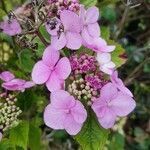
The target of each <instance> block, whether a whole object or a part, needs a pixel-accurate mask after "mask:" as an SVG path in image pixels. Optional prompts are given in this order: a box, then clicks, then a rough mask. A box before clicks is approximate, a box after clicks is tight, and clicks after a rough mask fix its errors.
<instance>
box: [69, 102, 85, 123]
mask: <svg viewBox="0 0 150 150" xmlns="http://www.w3.org/2000/svg"><path fill="white" fill-rule="evenodd" d="M71 114H72V116H73V118H74V120H75V121H76V122H77V123H84V122H85V120H86V118H87V112H86V110H85V108H84V106H83V104H82V103H81V102H80V101H76V104H75V107H73V108H72V109H71Z"/></svg>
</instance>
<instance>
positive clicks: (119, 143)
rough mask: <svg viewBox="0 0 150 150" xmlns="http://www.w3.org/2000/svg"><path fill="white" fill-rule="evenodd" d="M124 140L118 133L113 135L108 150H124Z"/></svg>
mask: <svg viewBox="0 0 150 150" xmlns="http://www.w3.org/2000/svg"><path fill="white" fill-rule="evenodd" d="M124 145H125V139H124V136H123V135H122V134H120V133H115V134H113V136H112V139H111V141H110V143H109V145H108V147H109V150H124Z"/></svg>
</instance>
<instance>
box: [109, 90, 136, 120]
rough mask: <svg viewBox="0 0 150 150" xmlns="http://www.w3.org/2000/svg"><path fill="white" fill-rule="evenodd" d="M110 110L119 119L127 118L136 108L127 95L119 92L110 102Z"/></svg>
mask: <svg viewBox="0 0 150 150" xmlns="http://www.w3.org/2000/svg"><path fill="white" fill-rule="evenodd" d="M110 103H111V104H110V105H111V109H112V110H113V112H115V114H116V115H118V116H120V117H124V116H127V115H128V114H129V113H130V112H132V111H133V110H134V108H135V106H136V104H135V101H134V100H133V99H132V98H131V97H130V96H128V95H125V94H123V93H122V92H119V93H118V95H117V97H116V98H115V99H113V100H112V101H111V102H110Z"/></svg>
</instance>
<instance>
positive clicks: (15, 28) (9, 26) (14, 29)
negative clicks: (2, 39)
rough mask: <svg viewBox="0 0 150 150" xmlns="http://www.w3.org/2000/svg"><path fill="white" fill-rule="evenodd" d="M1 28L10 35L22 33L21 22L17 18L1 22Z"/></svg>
mask: <svg viewBox="0 0 150 150" xmlns="http://www.w3.org/2000/svg"><path fill="white" fill-rule="evenodd" d="M0 29H2V31H3V32H4V33H6V34H8V35H10V36H14V35H17V34H20V33H21V31H22V29H21V27H20V24H19V22H18V21H17V19H15V18H11V19H10V20H5V21H4V22H1V23H0Z"/></svg>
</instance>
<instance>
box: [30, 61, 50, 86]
mask: <svg viewBox="0 0 150 150" xmlns="http://www.w3.org/2000/svg"><path fill="white" fill-rule="evenodd" d="M50 74H51V70H50V67H48V66H47V65H45V64H44V63H43V61H38V62H37V63H36V64H35V65H34V68H33V70H32V80H33V81H34V82H35V83H36V84H43V83H45V82H46V81H47V80H48V78H49V76H50Z"/></svg>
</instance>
